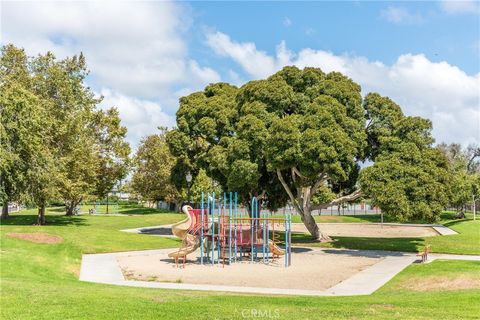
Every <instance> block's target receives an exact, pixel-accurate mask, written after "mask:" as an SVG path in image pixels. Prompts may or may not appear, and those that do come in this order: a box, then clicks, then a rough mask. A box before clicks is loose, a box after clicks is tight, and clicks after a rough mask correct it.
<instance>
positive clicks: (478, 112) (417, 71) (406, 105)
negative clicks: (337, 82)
mask: <svg viewBox="0 0 480 320" xmlns="http://www.w3.org/2000/svg"><path fill="white" fill-rule="evenodd" d="M209 38H210V39H211V38H212V35H207V39H209ZM214 38H215V39H220V40H218V41H213V42H212V41H208V43H209V45H211V46H212V47H213V49H214V50H215V51H216V52H218V53H221V54H222V55H223V56H226V57H230V58H232V59H233V60H235V61H236V62H237V63H238V64H239V65H240V66H241V67H242V68H243V69H244V70H245V72H247V73H248V74H249V75H250V76H251V77H252V78H253V79H258V78H264V77H266V76H269V75H271V74H272V73H274V72H276V71H278V70H279V69H281V68H282V67H283V66H285V65H296V66H298V67H300V68H303V67H306V66H309V67H319V68H321V69H322V70H324V71H325V72H331V71H339V72H342V73H344V74H346V75H348V76H349V77H351V78H352V79H353V80H354V81H356V82H358V83H359V84H360V85H361V86H362V88H363V93H364V94H365V93H367V92H379V93H380V94H382V95H386V96H389V97H391V98H392V99H393V100H394V101H396V102H398V103H399V104H400V105H401V106H402V108H403V110H404V111H405V113H406V114H408V115H419V116H422V117H426V118H429V119H431V120H432V121H433V127H434V131H433V132H434V136H435V137H436V139H437V141H438V142H441V141H445V142H454V141H456V142H461V143H463V144H468V143H471V142H476V143H480V132H479V130H480V127H479V126H480V123H479V121H480V89H479V88H480V74H478V75H476V76H471V75H468V74H466V73H465V72H464V71H462V70H461V69H459V68H458V67H456V66H453V65H450V64H449V63H447V62H432V61H430V60H429V59H428V58H427V57H425V56H424V55H423V54H416V55H414V54H404V55H401V56H399V57H398V59H397V60H396V61H395V63H393V64H392V65H385V64H383V63H381V62H378V61H370V60H368V59H367V58H365V57H356V56H349V55H335V54H333V53H331V52H327V51H322V50H314V49H309V48H306V49H303V50H301V51H300V52H298V53H293V52H291V51H289V50H288V49H287V47H286V45H285V43H284V42H282V43H280V45H279V46H277V52H276V56H275V57H274V56H269V55H267V54H266V53H265V52H261V51H257V50H256V48H255V44H253V43H237V42H235V41H232V40H231V39H230V38H229V37H228V36H227V35H224V34H222V33H220V32H217V33H215V34H214ZM242 50H243V52H242ZM252 66H261V70H259V68H260V67H252Z"/></svg>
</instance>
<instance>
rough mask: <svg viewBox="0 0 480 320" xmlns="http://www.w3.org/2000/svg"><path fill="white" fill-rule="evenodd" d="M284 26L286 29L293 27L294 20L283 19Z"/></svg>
mask: <svg viewBox="0 0 480 320" xmlns="http://www.w3.org/2000/svg"><path fill="white" fill-rule="evenodd" d="M283 25H284V26H285V27H290V26H291V25H292V20H290V18H289V17H285V18H284V19H283Z"/></svg>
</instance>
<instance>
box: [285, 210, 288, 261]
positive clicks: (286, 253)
mask: <svg viewBox="0 0 480 320" xmlns="http://www.w3.org/2000/svg"><path fill="white" fill-rule="evenodd" d="M284 219H285V221H284V223H285V257H284V259H285V268H286V267H287V263H288V218H287V216H286V215H285V216H284Z"/></svg>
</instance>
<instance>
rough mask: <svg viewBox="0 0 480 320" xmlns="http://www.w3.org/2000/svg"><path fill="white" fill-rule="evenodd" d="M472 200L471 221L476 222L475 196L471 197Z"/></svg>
mask: <svg viewBox="0 0 480 320" xmlns="http://www.w3.org/2000/svg"><path fill="white" fill-rule="evenodd" d="M472 200H473V221H475V220H477V208H476V203H475V195H472Z"/></svg>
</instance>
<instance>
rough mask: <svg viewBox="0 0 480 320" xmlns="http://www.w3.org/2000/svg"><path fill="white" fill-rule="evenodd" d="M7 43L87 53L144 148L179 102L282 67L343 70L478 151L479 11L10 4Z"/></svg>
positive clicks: (430, 5) (445, 136) (440, 5)
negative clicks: (209, 86) (221, 83)
mask: <svg viewBox="0 0 480 320" xmlns="http://www.w3.org/2000/svg"><path fill="white" fill-rule="evenodd" d="M1 9H2V10H1V21H2V24H1V27H2V28H1V30H0V33H1V42H2V44H5V43H10V42H11V43H14V44H16V45H17V46H21V47H24V48H25V49H26V50H27V52H28V54H30V55H35V54H37V53H40V52H46V51H48V50H50V51H52V52H54V53H55V54H56V55H57V56H58V57H59V58H62V57H65V56H71V55H73V54H78V53H79V52H83V53H84V54H85V56H86V58H87V63H88V64H89V67H90V70H91V74H90V76H89V78H88V84H89V85H90V86H91V87H92V89H93V90H94V91H95V92H96V93H97V94H99V95H100V94H101V95H103V96H104V101H103V103H102V107H103V108H107V107H110V106H115V107H117V108H118V109H119V111H120V115H121V117H122V121H123V123H124V124H125V125H126V126H127V128H128V130H129V133H128V140H129V141H130V143H131V144H132V145H133V146H134V147H135V146H136V145H137V144H138V142H139V141H140V139H141V138H142V137H143V136H145V135H147V134H151V133H155V132H156V128H157V127H158V126H160V125H161V126H173V125H175V112H176V110H177V108H178V99H179V97H181V96H183V95H186V94H189V93H191V92H194V91H197V90H201V89H202V88H203V87H205V86H206V85H207V84H209V83H212V82H218V81H226V82H231V83H234V84H235V85H238V86H241V85H242V84H243V83H245V82H246V81H249V80H253V79H260V78H265V77H267V76H269V75H270V74H272V73H274V72H276V71H278V70H279V69H281V68H282V67H283V66H285V65H296V66H298V67H300V68H303V67H306V66H313V67H319V68H322V69H323V70H324V71H326V72H330V71H339V72H342V73H344V74H346V75H347V76H349V77H351V78H352V79H353V80H354V81H356V82H358V83H359V84H360V85H361V86H362V89H363V93H364V94H366V93H368V92H371V91H375V92H379V93H380V94H382V95H387V96H389V97H391V98H392V99H393V100H395V101H396V102H397V103H399V104H400V105H401V106H402V108H403V110H404V112H405V113H406V114H407V115H418V116H422V117H427V118H429V119H431V120H432V122H433V126H434V131H433V133H434V136H435V137H436V139H437V142H442V141H445V142H459V143H462V144H464V145H467V144H469V143H480V138H479V137H480V93H479V91H480V89H479V88H480V62H479V55H480V49H479V48H480V46H479V44H480V41H479V39H480V31H479V30H480V22H479V21H480V20H479V19H480V2H478V1H423V2H412V1H409V2H406V1H403V2H393V1H389V2H379V1H375V2H371V1H369V2H367V1H354V2H346V1H345V2H272V1H270V2H213V1H211V2H200V1H196V2H167V1H162V2H155V1H148V2H142V1H131V2H129V1H122V2H115V1H97V2H94V1H75V2H66V1H62V2H51V1H50V2H42V1H36V2H27V1H12V2H9V1H2V2H1Z"/></svg>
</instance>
